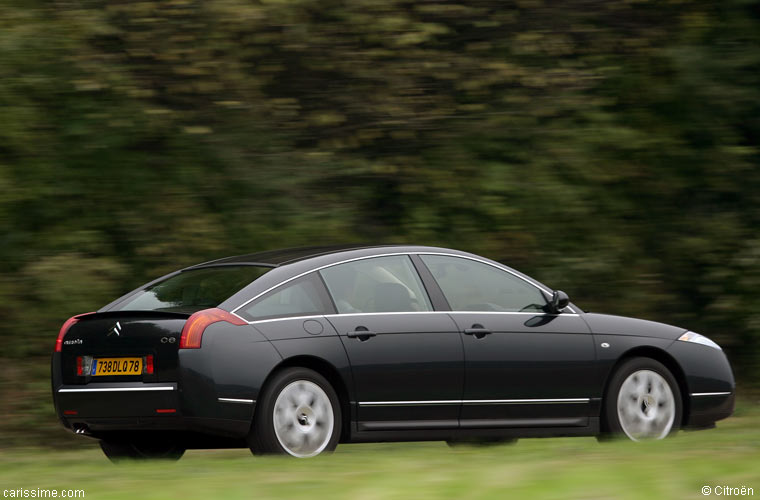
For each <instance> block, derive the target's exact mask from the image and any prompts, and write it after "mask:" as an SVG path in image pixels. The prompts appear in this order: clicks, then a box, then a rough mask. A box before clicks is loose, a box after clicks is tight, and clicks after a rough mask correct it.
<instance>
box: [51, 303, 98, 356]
mask: <svg viewBox="0 0 760 500" xmlns="http://www.w3.org/2000/svg"><path fill="white" fill-rule="evenodd" d="M90 314H95V313H94V312H88V313H84V314H77V315H76V316H72V317H71V318H69V319H67V320H66V322H65V323H64V324H63V326H62V327H61V330H60V331H59V332H58V338H57V339H56V340H55V352H61V348H62V347H63V337H65V336H66V332H68V331H69V328H71V327H72V326H73V325H74V323H76V322H77V321H79V318H83V317H85V316H88V315H90Z"/></svg>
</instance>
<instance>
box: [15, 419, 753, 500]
mask: <svg viewBox="0 0 760 500" xmlns="http://www.w3.org/2000/svg"><path fill="white" fill-rule="evenodd" d="M738 413H739V416H736V417H733V418H731V419H728V420H726V421H723V422H720V423H719V426H718V428H717V429H713V430H708V431H700V432H681V433H679V434H678V435H677V436H676V437H674V438H671V439H668V440H664V441H659V442H652V443H630V442H613V443H606V444H598V443H597V442H596V440H595V439H593V438H560V439H524V440H520V441H519V442H518V443H516V444H514V445H500V446H493V447H485V448H478V447H464V448H457V449H453V450H452V449H450V448H448V447H447V446H446V445H445V444H444V443H437V442H436V443H392V444H356V445H342V446H339V447H338V450H337V451H336V452H335V453H334V454H332V455H329V456H320V457H317V458H314V459H309V460H296V459H290V458H284V457H271V458H254V457H252V456H251V454H250V453H249V452H248V450H218V451H216V450H215V451H200V450H193V451H189V452H187V453H186V454H185V456H184V457H183V458H182V460H180V461H179V462H176V463H164V462H144V463H127V464H123V465H112V464H111V463H110V462H108V461H107V459H106V458H105V457H104V456H103V455H102V453H101V452H100V450H99V449H98V448H96V447H92V448H88V449H80V450H55V451H53V450H46V449H30V448H13V449H9V450H3V451H0V495H3V490H4V489H17V488H27V489H34V488H54V489H69V488H71V489H84V490H85V493H86V497H85V498H88V499H130V500H133V499H140V500H147V499H154V498H155V499H171V498H177V499H188V500H189V499H211V498H224V499H237V498H240V499H243V498H245V499H248V498H288V499H289V498H308V499H309V500H313V499H318V498H326V499H331V500H332V499H381V498H382V499H385V498H390V499H400V500H401V499H403V500H406V499H433V498H435V499H438V498H452V499H460V498H530V499H536V498H582V499H595V498H600V499H601V498H647V499H651V498H705V497H703V496H702V494H701V488H702V486H704V485H709V486H713V487H714V486H716V485H721V486H731V487H741V486H747V487H752V488H753V489H754V492H755V495H758V496H760V410H757V409H751V410H747V409H744V410H742V411H740V412H738Z"/></svg>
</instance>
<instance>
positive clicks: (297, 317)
mask: <svg viewBox="0 0 760 500" xmlns="http://www.w3.org/2000/svg"><path fill="white" fill-rule="evenodd" d="M393 314H517V315H528V316H558V315H557V314H549V313H541V312H519V311H515V312H508V311H503V312H501V311H406V312H398V311H394V312H371V313H345V314H312V315H309V316H286V317H284V318H269V319H256V320H253V321H248V320H246V319H245V318H240V316H238V315H237V314H236V315H235V316H237V317H238V318H240V319H242V320H243V321H246V322H247V323H248V324H249V325H255V324H258V323H270V322H272V321H285V320H291V319H304V320H307V319H314V318H338V317H353V316H378V315H383V316H385V315H393ZM562 316H567V317H574V318H576V317H578V316H579V314H577V313H562Z"/></svg>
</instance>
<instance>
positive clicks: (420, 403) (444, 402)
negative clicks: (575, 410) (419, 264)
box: [359, 398, 591, 406]
mask: <svg viewBox="0 0 760 500" xmlns="http://www.w3.org/2000/svg"><path fill="white" fill-rule="evenodd" d="M590 401H591V399H590V398H559V399H447V400H432V401H360V402H359V406H429V405H457V404H465V405H480V404H487V405H499V404H553V403H567V404H573V403H588V402H590Z"/></svg>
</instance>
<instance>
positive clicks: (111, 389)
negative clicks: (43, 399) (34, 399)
mask: <svg viewBox="0 0 760 500" xmlns="http://www.w3.org/2000/svg"><path fill="white" fill-rule="evenodd" d="M176 390H177V388H176V387H174V386H168V385H164V386H159V387H83V388H82V389H69V388H61V389H58V392H143V391H176Z"/></svg>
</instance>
